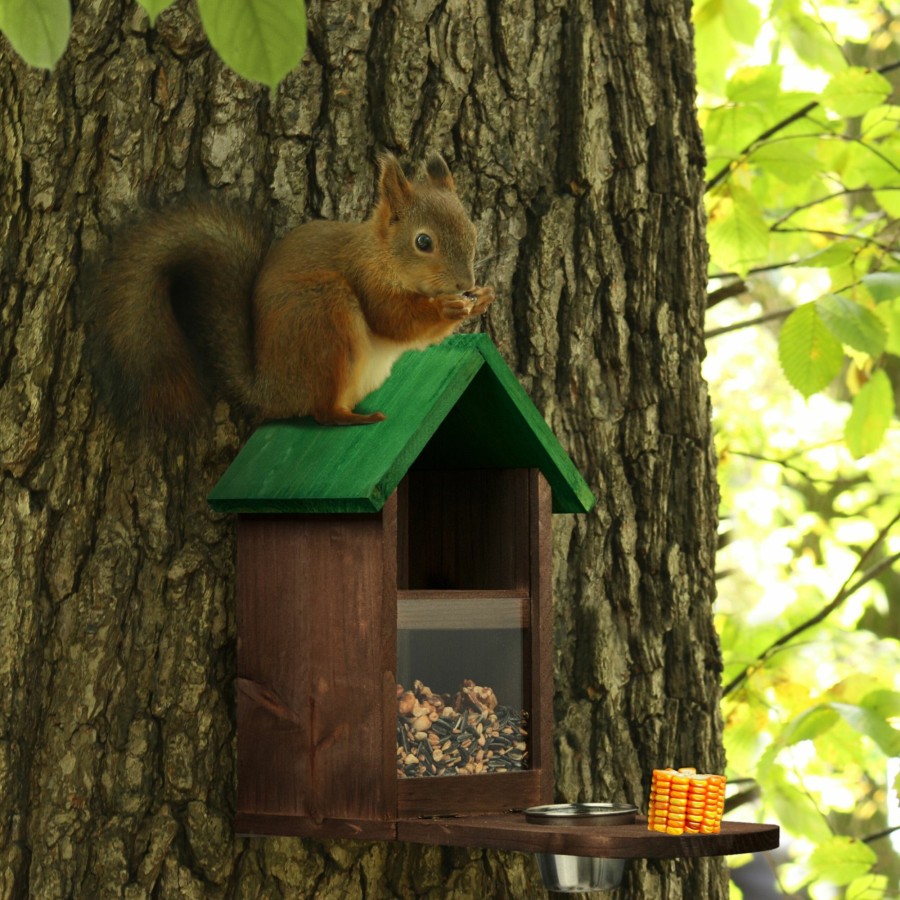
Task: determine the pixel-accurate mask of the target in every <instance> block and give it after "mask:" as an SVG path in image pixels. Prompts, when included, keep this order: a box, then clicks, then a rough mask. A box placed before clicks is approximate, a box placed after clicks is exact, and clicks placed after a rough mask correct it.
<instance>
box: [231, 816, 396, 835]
mask: <svg viewBox="0 0 900 900" xmlns="http://www.w3.org/2000/svg"><path fill="white" fill-rule="evenodd" d="M234 831H235V834H237V835H241V836H248V837H252V836H253V835H282V836H284V837H316V838H351V839H354V840H359V841H393V840H396V838H397V826H396V823H395V822H365V821H353V820H351V819H322V820H321V821H318V822H317V821H316V820H315V819H309V818H306V817H305V816H279V815H267V814H254V813H241V812H239V813H238V814H237V815H236V816H235V817H234Z"/></svg>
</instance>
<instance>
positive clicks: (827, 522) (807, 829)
mask: <svg viewBox="0 0 900 900" xmlns="http://www.w3.org/2000/svg"><path fill="white" fill-rule="evenodd" d="M727 5H728V4H727V0H708V2H706V3H701V4H700V5H699V6H698V7H697V8H696V10H695V27H696V34H697V57H698V77H699V116H700V121H701V124H702V126H703V129H704V137H705V141H706V148H707V161H708V190H707V196H706V202H707V214H708V217H709V246H710V257H711V266H710V277H711V281H712V288H713V289H714V291H716V294H717V295H718V294H720V293H721V294H724V295H725V296H726V297H729V298H731V299H726V300H724V301H721V302H719V303H718V304H717V305H715V306H713V307H711V309H710V312H709V314H708V321H709V324H710V327H711V330H710V335H716V337H714V338H713V337H711V338H710V340H709V342H708V350H709V356H708V358H707V360H706V362H705V364H704V365H705V374H706V376H707V379H708V381H709V382H710V389H711V396H712V398H713V403H714V409H715V412H714V415H715V423H716V427H717V444H718V450H719V455H720V486H721V492H722V519H723V535H722V538H723V542H724V548H723V549H722V550H721V551H720V554H719V559H718V567H719V568H720V570H722V571H724V572H728V573H729V574H728V576H727V577H722V578H721V579H720V580H719V582H718V584H719V599H718V601H717V606H716V622H717V629H718V631H719V635H720V640H721V644H722V652H723V661H724V665H725V672H724V678H723V682H724V694H725V696H724V699H723V716H724V719H725V724H726V727H725V744H726V751H727V754H728V763H729V768H728V773H729V776H730V777H732V778H736V777H751V778H753V779H755V781H756V782H757V784H758V786H759V788H760V792H761V800H759V801H758V805H759V809H758V815H759V816H760V817H761V818H763V819H767V820H772V819H774V820H776V821H778V822H779V823H780V824H781V826H782V828H783V830H784V833H785V836H786V837H787V838H789V839H790V840H791V845H790V846H791V852H792V860H791V861H790V862H788V863H785V864H782V865H780V866H779V869H778V879H779V883H780V886H781V887H782V889H783V890H784V891H785V893H786V894H792V892H798V893H799V892H808V895H809V896H810V897H812V898H814V900H820V898H825V897H828V898H831V897H843V898H845V900H849V898H856V900H863V898H865V900H876V898H879V900H880V898H885V897H891V896H898V895H900V890H898V889H900V858H898V855H897V854H896V853H895V852H893V850H892V846H891V841H890V839H889V838H886V837H885V838H881V839H879V840H873V841H871V842H868V841H866V840H865V839H866V838H867V837H872V836H877V835H878V834H880V833H882V832H884V831H885V830H886V829H887V828H888V826H889V824H890V822H889V819H888V816H889V810H891V809H894V808H896V807H897V789H898V786H900V784H892V783H891V782H892V781H894V780H895V775H890V776H889V773H890V772H891V771H892V770H891V768H890V766H891V765H894V763H892V762H891V761H892V760H896V759H897V757H898V756H900V730H898V725H900V667H898V666H897V660H898V658H900V641H898V629H897V622H898V621H900V573H898V572H897V571H896V569H897V566H898V563H900V497H898V493H897V489H896V486H897V484H898V483H900V441H898V440H897V436H898V427H897V423H896V413H895V408H896V399H895V396H894V389H893V385H894V384H896V383H897V382H898V378H900V359H898V357H900V253H898V246H900V237H898V231H897V222H896V221H895V220H896V219H897V218H900V108H898V106H897V104H896V102H895V100H894V97H896V96H897V94H896V92H895V93H894V94H893V95H892V93H891V79H894V80H895V83H896V79H897V73H900V63H898V62H897V60H900V46H898V45H897V36H896V30H895V29H893V30H892V27H891V22H890V20H889V18H888V17H887V13H886V11H885V8H884V7H883V6H880V5H879V4H878V3H877V2H875V0H858V2H856V3H855V4H853V5H849V4H845V3H843V2H839V0H820V2H817V3H816V4H815V5H814V6H813V5H812V4H809V3H806V2H804V0H773V2H771V3H768V2H766V0H758V2H757V0H753V5H754V6H755V7H756V9H757V10H758V13H759V18H758V20H757V21H756V23H755V24H753V19H752V15H751V14H750V13H748V11H747V10H746V8H745V7H744V5H743V4H741V6H740V7H739V8H737V9H736V10H734V11H732V12H730V13H729V16H728V18H727V19H726V15H725V12H726V10H725V7H726V6H727ZM735 16H744V17H745V20H746V23H748V24H746V25H745V26H744V30H743V34H745V35H746V38H742V37H741V36H740V35H739V34H737V33H736V32H739V31H741V29H740V28H738V27H736V26H735V24H734V20H735ZM751 44H752V46H750V45H751ZM745 323H746V324H745ZM893 771H894V772H895V774H896V772H897V769H894V770H893ZM896 781H897V782H900V775H896ZM741 812H744V813H745V812H746V811H744V810H742V811H741ZM740 817H744V816H740Z"/></svg>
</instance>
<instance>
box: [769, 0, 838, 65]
mask: <svg viewBox="0 0 900 900" xmlns="http://www.w3.org/2000/svg"><path fill="white" fill-rule="evenodd" d="M784 33H785V34H786V35H787V37H788V38H789V39H790V42H791V44H792V45H793V48H794V51H795V52H796V54H797V56H799V57H800V59H802V60H803V61H804V62H805V63H809V65H811V66H814V67H819V68H822V69H825V71H826V72H840V71H841V70H842V69H844V68H845V67H846V65H847V63H846V61H845V60H844V56H843V54H842V53H841V51H840V49H839V48H838V47H836V46H835V43H834V41H833V40H832V38H831V35H830V34H829V33H828V31H826V29H825V27H824V26H823V25H822V23H821V22H820V21H818V20H817V19H815V18H813V17H812V16H810V15H809V14H808V13H806V12H803V11H801V10H800V9H799V4H797V9H796V11H795V12H794V13H793V14H792V15H791V16H790V18H789V20H788V24H787V27H786V28H785V29H784Z"/></svg>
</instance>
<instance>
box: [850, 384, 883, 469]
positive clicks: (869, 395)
mask: <svg viewBox="0 0 900 900" xmlns="http://www.w3.org/2000/svg"><path fill="white" fill-rule="evenodd" d="M893 414H894V392H893V390H892V389H891V383H890V381H889V380H888V377H887V375H885V373H884V372H881V371H879V372H875V374H874V375H873V376H872V377H871V379H869V381H868V382H866V384H865V385H864V386H863V387H862V388H860V391H859V393H858V394H857V395H856V396H855V397H854V398H853V411H852V412H851V413H850V418H848V419H847V426H846V428H845V429H844V439H845V440H846V442H847V446H848V447H849V448H850V452H851V453H852V454H853V456H854V457H855V458H856V459H859V458H860V457H862V456H868V455H869V454H870V453H873V452H874V451H875V450H877V449H878V447H879V446H880V445H881V442H882V440H883V439H884V435H885V433H886V432H887V429H888V425H890V422H891V417H892V416H893Z"/></svg>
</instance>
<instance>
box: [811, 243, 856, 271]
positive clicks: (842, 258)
mask: <svg viewBox="0 0 900 900" xmlns="http://www.w3.org/2000/svg"><path fill="white" fill-rule="evenodd" d="M855 257H856V248H855V247H853V246H851V244H850V242H849V241H834V242H833V243H832V244H830V245H829V246H828V247H826V248H825V249H824V250H820V251H819V252H818V253H816V254H815V255H814V256H810V257H809V258H808V259H804V260H803V261H802V262H801V263H800V265H803V266H810V267H812V268H816V269H831V268H833V267H835V266H846V265H848V264H849V263H850V262H852V261H853V259H854V258H855Z"/></svg>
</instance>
